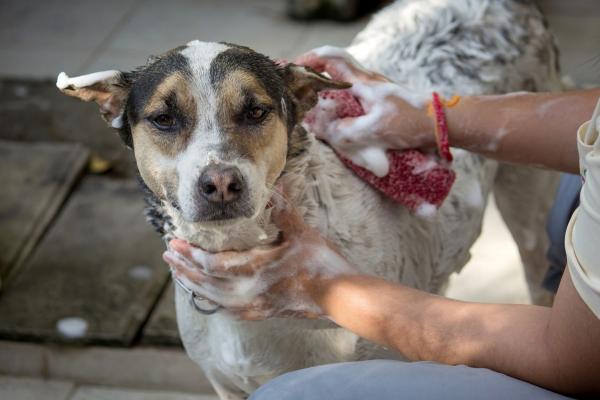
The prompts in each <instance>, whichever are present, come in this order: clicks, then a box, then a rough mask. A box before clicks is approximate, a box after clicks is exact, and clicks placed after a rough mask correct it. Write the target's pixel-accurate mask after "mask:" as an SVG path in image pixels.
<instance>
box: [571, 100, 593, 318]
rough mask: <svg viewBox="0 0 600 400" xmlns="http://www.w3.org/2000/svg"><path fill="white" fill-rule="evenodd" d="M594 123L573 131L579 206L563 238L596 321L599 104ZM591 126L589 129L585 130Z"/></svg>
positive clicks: (581, 292)
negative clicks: (574, 135)
mask: <svg viewBox="0 0 600 400" xmlns="http://www.w3.org/2000/svg"><path fill="white" fill-rule="evenodd" d="M594 116H596V118H595V120H594V118H592V120H591V121H588V122H586V123H585V124H583V125H582V126H581V127H580V128H579V130H578V131H577V148H578V150H579V168H580V171H581V176H582V177H583V180H584V184H583V188H582V189H581V195H580V205H579V208H578V209H577V210H576V211H575V213H574V214H573V216H572V217H571V221H570V222H569V226H568V228H567V233H566V235H565V248H566V252H567V263H568V266H569V272H570V273H571V278H572V279H573V284H574V285H575V288H576V289H577V292H578V293H579V296H581V298H582V299H583V301H584V302H585V303H586V304H587V305H588V307H589V308H590V309H591V310H592V312H593V313H594V314H595V315H596V317H598V318H600V133H599V132H600V100H599V101H598V105H597V106H596V111H595V112H594ZM590 125H592V129H591V130H588V127H589V126H590Z"/></svg>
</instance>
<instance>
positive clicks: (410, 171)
mask: <svg viewBox="0 0 600 400" xmlns="http://www.w3.org/2000/svg"><path fill="white" fill-rule="evenodd" d="M319 97H320V101H319V104H317V106H315V108H313V109H312V110H310V111H309V113H308V114H307V115H306V118H305V122H307V125H309V126H310V125H311V122H313V121H314V120H315V119H316V118H319V113H320V112H326V113H334V114H335V117H337V118H346V117H358V116H360V115H364V113H365V112H364V109H363V108H362V106H361V104H360V102H359V101H358V99H356V97H354V95H353V94H352V93H351V92H350V91H348V90H329V91H322V92H320V93H319ZM320 104H326V105H327V109H328V110H327V111H323V110H320V109H319V105H320ZM330 117H331V115H330ZM446 146H447V143H446ZM445 151H448V149H447V148H446V149H445ZM387 157H388V160H389V162H390V169H389V173H388V174H387V175H386V176H384V177H381V178H380V177H378V176H376V175H375V174H373V173H372V172H371V171H369V170H367V169H365V168H363V167H360V166H358V165H356V164H354V163H353V162H352V161H350V160H348V159H346V158H345V157H342V156H340V159H341V160H342V161H343V162H344V164H345V165H346V166H347V167H348V168H350V169H351V170H352V171H354V173H355V174H356V175H358V176H359V177H360V178H361V179H363V180H364V181H366V182H368V183H369V184H371V185H372V186H373V187H375V188H376V189H377V190H379V191H380V192H382V193H383V194H384V195H385V196H386V197H388V198H390V199H392V200H394V201H396V202H398V203H400V204H402V205H404V206H406V207H407V208H409V209H410V210H411V211H413V212H416V213H417V214H420V215H425V216H430V215H432V214H433V213H434V212H435V210H436V209H437V208H439V207H440V206H441V204H442V202H443V201H444V199H445V198H446V196H447V195H448V193H449V192H450V189H451V188H452V184H453V183H454V180H455V178H456V176H455V173H454V171H453V170H452V169H451V168H450V163H449V162H448V161H446V160H442V159H441V158H440V157H439V156H438V155H437V154H428V153H424V152H421V151H419V150H404V151H397V150H388V152H387Z"/></svg>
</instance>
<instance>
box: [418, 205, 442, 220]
mask: <svg viewBox="0 0 600 400" xmlns="http://www.w3.org/2000/svg"><path fill="white" fill-rule="evenodd" d="M436 212H437V207H436V206H434V205H433V204H431V203H421V204H420V205H419V206H418V207H417V209H416V211H415V214H416V215H418V216H419V217H421V218H433V217H434V216H435V214H436Z"/></svg>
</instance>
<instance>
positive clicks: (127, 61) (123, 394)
mask: <svg viewBox="0 0 600 400" xmlns="http://www.w3.org/2000/svg"><path fill="white" fill-rule="evenodd" d="M540 3H541V4H542V6H543V8H544V9H545V10H546V12H547V14H548V18H549V22H550V25H551V27H552V28H554V30H555V32H556V34H557V37H558V41H559V47H560V50H561V63H562V66H563V72H564V73H565V74H567V75H569V76H571V77H572V78H573V79H574V81H575V83H576V84H577V85H580V86H583V85H588V84H595V85H598V83H599V82H600V49H598V47H597V42H598V40H595V39H598V38H600V4H599V3H598V1H597V0H572V1H569V2H564V1H562V0H542V1H540ZM284 9H285V3H284V1H282V0H278V1H275V0H253V1H245V2H241V1H234V0H220V1H208V0H174V1H170V2H165V1H161V0H103V1H97V0H48V1H43V2H42V1H39V2H34V1H21V0H3V1H2V2H0V77H9V78H21V79H31V78H34V79H37V80H45V79H50V80H54V79H55V77H56V75H57V74H58V73H59V72H60V71H65V72H67V73H68V74H69V75H77V74H82V73H88V72H94V71H97V70H102V69H113V68H117V69H129V68H133V67H135V66H137V65H140V64H143V63H144V62H145V60H146V57H147V56H148V55H150V54H156V53H160V52H162V51H165V50H167V49H170V48H172V47H175V46H178V45H180V44H183V43H186V42H187V41H189V40H191V39H196V38H198V39H201V40H215V41H230V42H234V43H239V44H245V45H248V46H250V47H252V48H254V49H256V50H258V51H261V52H263V53H265V54H268V55H270V56H272V57H277V58H293V57H294V56H295V55H297V54H300V53H302V52H303V51H305V50H308V49H310V48H313V47H316V46H319V45H323V44H330V45H340V46H343V45H346V44H348V43H349V42H350V40H351V38H352V37H353V36H354V35H355V34H356V33H357V32H358V31H359V30H360V29H361V27H362V26H363V25H364V23H365V21H364V20H363V21H358V22H354V23H350V24H342V25H340V24H337V23H333V22H324V21H321V22H315V23H313V22H310V23H307V22H294V21H290V20H288V19H287V18H286V17H285V14H284ZM19 87H20V86H19V85H16V86H11V88H10V90H11V91H14V93H15V96H14V98H13V99H11V101H10V102H7V103H4V106H3V107H4V108H3V109H0V115H2V119H3V123H4V124H5V127H3V128H0V130H2V133H3V134H4V133H5V132H4V130H5V129H6V122H7V121H8V122H9V123H10V124H11V129H13V131H14V132H13V133H14V136H15V137H12V136H11V139H16V140H23V137H26V138H29V136H28V135H31V133H30V132H26V130H27V129H26V127H27V126H28V125H27V123H28V122H29V121H19V120H18V118H19V116H20V115H22V114H15V113H13V114H10V111H11V109H10V108H11V107H13V108H14V107H19V104H20V103H19V101H21V100H19V98H20V96H21V97H22V96H23V95H25V96H26V95H27V93H26V92H24V91H23V89H22V88H21V89H19ZM46 90H53V89H52V87H51V85H47V87H42V88H40V91H41V92H44V91H46ZM47 98H48V97H45V96H41V97H40V98H36V99H33V100H32V104H33V106H35V107H37V108H38V109H39V110H41V111H44V110H47V109H49V108H52V107H59V108H60V107H63V106H62V104H63V103H60V102H58V101H57V102H54V101H52V102H50V103H45V102H44V101H45V99H47ZM46 101H47V100H46ZM68 104H69V107H71V105H72V104H75V102H72V103H68ZM21 105H22V104H21ZM27 106H28V107H29V106H30V104H28V105H27ZM73 107H85V106H83V105H76V106H73ZM88 108H89V106H88ZM92 108H93V107H92ZM64 110H65V111H66V112H65V113H64V114H60V115H61V116H63V117H64V118H62V120H56V121H52V126H53V129H54V131H53V132H51V133H52V135H54V136H52V137H51V138H52V140H66V141H69V140H73V138H76V136H77V135H78V134H79V132H77V131H76V130H72V131H71V132H67V131H68V129H69V126H70V127H71V129H72V127H74V126H75V127H77V126H80V125H79V124H81V123H82V122H84V121H82V120H81V118H88V117H87V115H88V114H89V115H91V113H88V114H85V115H86V116H82V115H84V114H80V113H78V112H76V111H69V110H71V109H70V108H64ZM73 110H74V109H73ZM69 112H71V113H72V115H69ZM36 115H39V116H40V119H39V121H40V122H43V121H45V118H47V115H46V114H44V113H43V112H40V113H38V114H36ZM10 118H13V119H10ZM90 118H93V119H94V121H95V122H93V123H92V122H89V124H96V125H93V129H92V131H93V132H88V136H87V137H85V138H83V140H84V141H87V143H86V144H87V145H88V146H90V147H91V148H92V149H94V150H95V151H97V152H98V153H100V154H101V155H103V156H104V157H107V158H110V159H111V160H113V161H114V160H119V161H121V160H123V159H126V158H127V155H124V152H123V151H122V150H121V149H120V148H118V147H116V146H115V144H117V143H118V142H117V141H116V139H115V140H114V141H113V142H110V143H108V144H107V142H108V140H107V141H104V140H103V139H102V140H100V139H96V135H95V133H96V130H97V131H98V135H102V134H103V133H106V132H104V131H105V130H106V129H105V128H102V127H101V124H102V122H101V121H100V118H97V116H96V115H94V116H93V117H90ZM85 122H86V123H87V121H85ZM19 126H22V127H24V128H23V129H24V131H18V129H19ZM86 126H88V125H86ZM89 126H92V125H89ZM15 132H16V133H15ZM65 132H67V133H65ZM90 133H94V135H91V134H90ZM0 137H5V136H4V135H0ZM98 137H100V136H98ZM34 139H35V140H39V137H36V138H34ZM113 139H114V138H113ZM111 140H112V139H111ZM123 164H124V165H126V162H123ZM126 169H127V168H126V167H125V168H124V170H125V172H123V171H121V172H123V174H127V171H126ZM472 253H473V258H472V260H471V261H470V262H469V264H468V265H467V266H466V267H465V268H464V269H463V271H462V272H461V273H460V274H458V275H456V276H454V277H452V280H451V282H450V285H449V289H448V293H449V295H450V296H452V297H455V298H460V299H465V300H479V301H489V302H519V303H523V302H528V301H529V298H528V294H527V289H526V284H525V281H524V277H523V273H522V271H521V268H520V262H519V258H518V254H517V250H516V247H515V246H514V243H513V242H512V239H511V238H510V235H509V234H508V232H507V230H506V228H505V227H504V224H503V223H502V221H501V220H500V218H499V216H498V212H497V210H496V208H495V207H494V205H493V202H492V203H491V204H490V207H489V208H488V210H487V213H486V217H485V220H484V230H483V233H482V236H481V238H480V239H479V240H478V241H477V243H476V245H475V246H474V248H473V250H472ZM134 275H135V274H134ZM138 275H139V274H138ZM142 275H143V274H142ZM140 276H141V275H140ZM498 282H502V285H499V284H497V283H498ZM124 291H127V290H126V289H122V292H124ZM169 296H170V294H169V293H165V294H164V298H165V299H168V297H169ZM15 304H16V303H15ZM162 305H163V302H162V301H161V303H160V306H162ZM160 306H159V307H158V309H157V310H158V311H160V310H161V308H160ZM158 314H159V313H158V312H157V313H156V314H155V316H156V319H157V320H158V319H160V318H159V316H160V315H158ZM138 319H139V318H138ZM157 326H158V328H157V333H156V336H155V337H160V335H163V334H165V333H164V332H167V333H166V335H167V336H168V332H169V331H168V329H167V330H166V331H164V330H162V331H161V330H160V325H157ZM167 328H169V327H167ZM171 328H172V327H171ZM125 331H127V332H128V335H129V336H127V337H128V338H129V339H128V341H129V340H134V339H136V338H135V337H133V336H132V333H131V332H132V331H131V329H129V330H127V329H125ZM137 339H139V338H137ZM156 340H161V339H156ZM147 343H149V344H150V343H153V341H152V340H149V341H148V342H147ZM9 346H10V344H9ZM0 347H2V346H0ZM34 347H35V346H34ZM30 350H31V351H30ZM4 351H5V353H4V356H3V355H2V354H0V373H2V374H5V375H0V398H1V399H14V400H23V399H50V400H53V399H61V400H66V399H71V400H73V399H77V400H81V399H89V400H97V399H115V400H121V399H123V400H134V399H181V400H183V399H191V398H195V399H209V398H211V399H212V398H214V397H208V396H205V397H199V396H198V395H195V396H192V395H190V393H198V392H201V391H206V387H205V382H204V383H201V384H197V383H195V382H193V380H194V376H195V374H198V371H197V370H196V369H195V367H194V366H193V365H187V364H185V362H186V361H185V355H184V354H182V353H181V352H180V351H179V350H176V349H171V350H169V351H172V352H175V353H177V354H175V355H173V354H171V353H169V354H166V355H165V354H163V353H161V354H159V355H156V354H150V355H148V354H147V353H149V352H152V351H153V350H152V349H147V348H144V349H137V350H111V349H92V350H89V351H90V353H87V354H84V355H81V354H80V353H82V352H87V351H88V350H87V349H86V350H82V349H80V350H62V348H60V349H52V348H50V349H41V350H40V349H38V348H35V349H24V348H19V349H18V350H16V349H13V350H10V352H12V354H13V355H14V356H15V357H17V356H18V358H19V361H18V362H17V361H15V359H14V358H12V359H11V358H10V357H7V356H6V351H7V348H4ZM136 351H139V352H140V354H138V353H136ZM46 352H49V353H52V354H50V355H48V354H46ZM38 353H40V354H41V353H44V355H43V356H42V355H40V354H38ZM142 353H143V354H142ZM9 355H10V354H9ZM138 355H139V357H140V358H136V357H138ZM23 357H25V358H27V357H30V358H28V360H30V361H31V362H30V364H28V365H27V366H25V364H23V362H22V360H23ZM69 357H71V358H69ZM145 357H151V359H152V360H153V361H152V362H149V361H147V360H148V359H147V358H145ZM172 357H180V361H178V362H180V363H182V364H181V365H182V367H181V369H177V371H180V372H179V373H178V377H179V378H180V379H181V381H178V380H177V379H178V378H177V376H173V377H172V379H173V383H174V384H172V385H169V382H166V381H165V382H163V383H161V384H160V385H152V384H151V383H148V382H151V381H154V382H158V381H159V380H160V379H161V378H160V376H159V375H156V376H154V375H153V376H150V378H151V379H148V380H147V381H145V383H144V381H143V380H139V379H137V377H133V376H131V375H130V374H131V372H132V370H135V368H136V366H137V367H138V368H141V367H143V368H147V367H149V366H150V364H160V363H161V362H166V360H171V359H172ZM101 359H102V360H104V367H103V368H104V369H102V368H100V367H99V364H101V363H100V361H99V360H101ZM28 362H29V361H28ZM130 362H133V364H130ZM3 363H5V364H3ZM153 373H156V374H160V373H161V371H160V370H158V371H154V372H153ZM165 374H166V372H164V371H163V374H162V375H165ZM186 374H187V375H186ZM10 375H23V376H30V377H29V378H26V377H15V376H10ZM124 376H125V377H126V378H123V377H124ZM42 377H45V378H50V379H49V380H44V379H42ZM127 377H129V378H127ZM162 378H163V379H164V376H163V377H162ZM103 385H104V386H103ZM161 385H162V386H161ZM157 386H158V387H157ZM186 392H187V394H186Z"/></svg>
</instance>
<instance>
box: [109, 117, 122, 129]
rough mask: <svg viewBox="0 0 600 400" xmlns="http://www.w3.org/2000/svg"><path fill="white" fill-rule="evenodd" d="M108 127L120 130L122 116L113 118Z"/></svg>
mask: <svg viewBox="0 0 600 400" xmlns="http://www.w3.org/2000/svg"><path fill="white" fill-rule="evenodd" d="M110 126H112V127H113V128H115V129H120V128H122V127H123V114H119V115H117V116H116V117H115V118H113V120H112V121H110Z"/></svg>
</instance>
